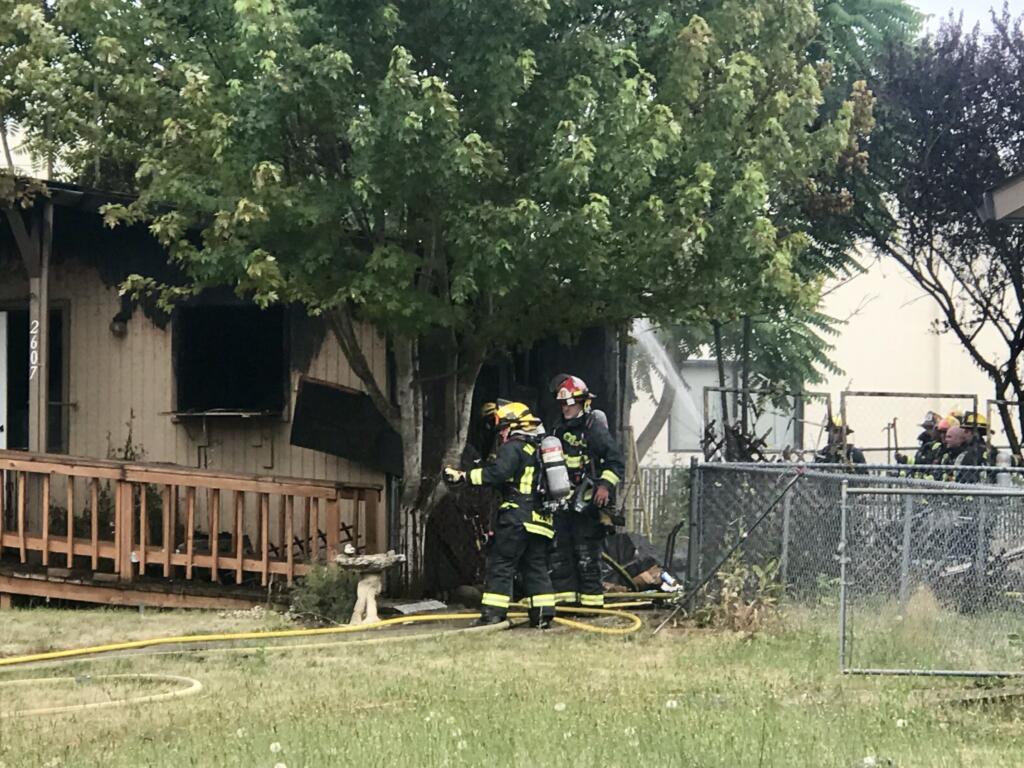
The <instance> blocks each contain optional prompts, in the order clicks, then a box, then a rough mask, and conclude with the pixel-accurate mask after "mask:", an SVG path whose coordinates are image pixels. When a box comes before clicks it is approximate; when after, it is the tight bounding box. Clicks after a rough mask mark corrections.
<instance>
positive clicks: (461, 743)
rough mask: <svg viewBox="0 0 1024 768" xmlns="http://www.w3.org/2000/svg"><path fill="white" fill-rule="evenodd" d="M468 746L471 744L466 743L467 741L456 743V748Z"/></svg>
mask: <svg viewBox="0 0 1024 768" xmlns="http://www.w3.org/2000/svg"><path fill="white" fill-rule="evenodd" d="M467 746H469V745H468V744H466V742H465V741H460V742H459V743H458V744H456V745H455V748H456V749H465V748H466V747H467Z"/></svg>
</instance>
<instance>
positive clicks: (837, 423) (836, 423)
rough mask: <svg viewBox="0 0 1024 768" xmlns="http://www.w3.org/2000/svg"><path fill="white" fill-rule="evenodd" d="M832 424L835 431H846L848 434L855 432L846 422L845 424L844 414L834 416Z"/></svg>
mask: <svg viewBox="0 0 1024 768" xmlns="http://www.w3.org/2000/svg"><path fill="white" fill-rule="evenodd" d="M831 426H832V431H833V432H846V433H847V434H849V433H851V432H853V428H852V427H847V426H846V425H845V424H843V418H842V416H833V417H832V425H831Z"/></svg>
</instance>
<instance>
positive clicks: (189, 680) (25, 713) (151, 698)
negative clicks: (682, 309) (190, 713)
mask: <svg viewBox="0 0 1024 768" xmlns="http://www.w3.org/2000/svg"><path fill="white" fill-rule="evenodd" d="M90 679H96V680H161V681H164V682H170V683H184V686H183V687H181V688H175V689H174V690H172V691H165V692H163V693H150V694H144V695H142V696H130V697H128V698H126V699H110V700H108V701H90V702H86V703H83V704H67V705H65V706H59V707H41V708H38V709H20V710H16V711H14V712H0V719H3V718H11V717H29V716H31V715H62V714H64V713H66V712H82V711H83V710H87V709H110V708H112V707H125V706H128V705H135V704H151V703H153V702H157V701H167V700H168V699H180V698H182V697H185V696H195V695H196V694H197V693H200V692H201V691H202V690H203V684H202V683H201V682H199V681H198V680H196V679H195V678H194V677H183V676H181V675H158V674H155V673H145V672H140V673H135V674H125V675H98V676H97V677H95V678H90ZM79 681H80V678H77V677H31V678H26V679H24V680H4V681H0V687H7V686H22V685H50V684H53V683H70V682H79Z"/></svg>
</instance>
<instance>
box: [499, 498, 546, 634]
mask: <svg viewBox="0 0 1024 768" xmlns="http://www.w3.org/2000/svg"><path fill="white" fill-rule="evenodd" d="M498 517H499V523H498V526H497V527H496V530H495V532H494V541H493V543H492V545H491V549H490V551H489V552H488V553H487V584H486V586H485V588H484V589H485V591H484V596H483V599H482V600H481V605H482V610H481V616H482V617H483V618H485V619H495V618H496V619H504V618H505V617H506V615H507V614H508V605H509V602H511V599H512V584H513V582H514V581H515V576H516V573H517V572H518V573H519V574H520V576H521V578H522V585H523V591H524V592H525V593H526V598H527V604H528V605H529V607H530V623H531V624H534V625H537V624H540V623H542V622H546V621H550V619H551V618H552V617H553V616H554V615H555V596H554V594H553V593H552V590H551V576H550V574H549V573H548V549H549V548H550V546H551V539H549V538H547V537H546V536H542V535H540V534H537V533H530V532H528V531H527V530H526V529H525V528H524V527H523V524H522V522H521V521H518V520H513V519H508V518H511V517H512V516H511V515H507V514H501V513H499V516H498ZM502 518H505V519H502Z"/></svg>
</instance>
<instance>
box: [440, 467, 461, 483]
mask: <svg viewBox="0 0 1024 768" xmlns="http://www.w3.org/2000/svg"><path fill="white" fill-rule="evenodd" d="M444 481H445V482H446V483H447V484H448V485H462V484H463V483H464V482H466V473H465V472H463V471H462V470H461V469H456V468H455V467H445V468H444Z"/></svg>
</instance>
